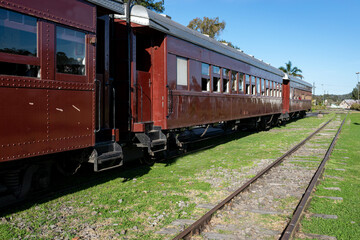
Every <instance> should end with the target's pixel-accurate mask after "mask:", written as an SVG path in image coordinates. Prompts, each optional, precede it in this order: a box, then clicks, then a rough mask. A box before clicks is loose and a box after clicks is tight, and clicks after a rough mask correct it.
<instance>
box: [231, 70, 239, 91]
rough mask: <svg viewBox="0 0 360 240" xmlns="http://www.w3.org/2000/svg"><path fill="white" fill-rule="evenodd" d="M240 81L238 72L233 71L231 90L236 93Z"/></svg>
mask: <svg viewBox="0 0 360 240" xmlns="http://www.w3.org/2000/svg"><path fill="white" fill-rule="evenodd" d="M237 82H238V74H237V72H235V71H231V92H232V93H236V85H237Z"/></svg>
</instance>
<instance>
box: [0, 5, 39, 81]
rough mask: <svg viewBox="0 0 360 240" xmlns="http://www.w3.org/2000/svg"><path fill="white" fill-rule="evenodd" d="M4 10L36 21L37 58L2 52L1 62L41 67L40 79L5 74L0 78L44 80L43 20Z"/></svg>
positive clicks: (0, 55) (0, 53)
mask: <svg viewBox="0 0 360 240" xmlns="http://www.w3.org/2000/svg"><path fill="white" fill-rule="evenodd" d="M2 9H4V10H7V11H10V12H15V13H17V14H21V15H24V16H28V17H32V18H35V19H36V56H26V55H20V54H14V53H5V52H0V62H5V63H13V64H21V65H33V66H37V67H39V72H38V75H39V74H40V77H29V76H18V75H5V74H0V76H14V77H21V78H31V79H35V80H40V79H41V78H42V76H41V61H40V56H41V54H40V49H41V48H40V47H41V46H40V42H41V40H40V37H41V34H40V28H41V19H39V18H38V17H34V16H30V15H28V14H24V13H20V12H17V11H13V10H11V9H7V8H2Z"/></svg>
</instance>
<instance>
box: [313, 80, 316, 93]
mask: <svg viewBox="0 0 360 240" xmlns="http://www.w3.org/2000/svg"><path fill="white" fill-rule="evenodd" d="M315 88H316V87H315V82H314V83H313V89H314V95H315Z"/></svg>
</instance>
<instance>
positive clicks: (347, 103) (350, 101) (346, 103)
mask: <svg viewBox="0 0 360 240" xmlns="http://www.w3.org/2000/svg"><path fill="white" fill-rule="evenodd" d="M354 103H360V101H359V100H353V99H345V100H343V101H342V102H341V103H340V105H339V106H340V108H345V109H350V107H351V105H353V104H354Z"/></svg>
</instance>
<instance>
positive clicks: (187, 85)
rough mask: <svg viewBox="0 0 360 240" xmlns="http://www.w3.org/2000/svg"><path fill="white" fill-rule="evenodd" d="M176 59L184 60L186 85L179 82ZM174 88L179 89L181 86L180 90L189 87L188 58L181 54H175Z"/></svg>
mask: <svg viewBox="0 0 360 240" xmlns="http://www.w3.org/2000/svg"><path fill="white" fill-rule="evenodd" d="M178 59H182V60H185V61H186V75H185V76H186V85H183V84H179V81H178V76H179V75H178ZM176 88H177V89H179V88H181V89H182V90H188V88H189V59H188V58H185V57H182V56H178V55H176Z"/></svg>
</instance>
